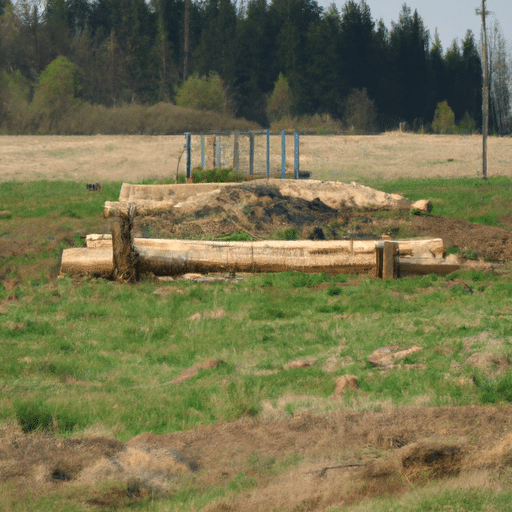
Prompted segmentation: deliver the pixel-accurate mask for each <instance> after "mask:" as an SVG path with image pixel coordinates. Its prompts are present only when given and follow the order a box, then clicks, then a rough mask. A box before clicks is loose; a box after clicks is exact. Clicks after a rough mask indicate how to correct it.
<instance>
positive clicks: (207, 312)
mask: <svg viewBox="0 0 512 512" xmlns="http://www.w3.org/2000/svg"><path fill="white" fill-rule="evenodd" d="M481 183H482V182H481V181H480V180H478V181H477V180H471V179H466V180H449V181H447V180H444V181H442V182H440V181H437V180H427V181H422V182H420V181H418V182H416V181H413V180H408V181H406V182H405V181H404V182H394V183H383V184H381V185H378V186H379V188H382V189H384V190H386V191H388V192H400V193H403V194H404V195H407V196H408V197H410V198H411V199H415V198H422V197H430V198H432V200H433V202H434V208H435V210H434V213H438V214H445V215H451V216H454V217H461V218H469V216H472V215H474V214H476V215H480V216H481V218H480V221H481V222H483V223H485V222H484V221H486V219H487V220H488V221H489V219H490V218H486V217H485V215H486V214H487V213H488V212H487V210H486V208H488V206H487V205H486V203H485V201H480V197H482V196H483V197H485V198H486V201H491V202H492V203H493V205H494V206H495V208H496V211H497V212H498V218H497V221H496V222H497V223H498V224H500V223H503V222H505V220H506V217H507V207H506V203H507V201H508V200H509V199H508V198H509V190H510V181H507V180H506V179H501V178H499V179H498V178H496V181H493V180H489V182H487V183H485V184H484V185H482V186H481ZM374 185H375V184H374ZM83 188H84V187H83V185H76V184H69V183H45V182H42V183H40V182H38V183H34V184H19V183H7V184H1V185H0V210H4V209H5V210H9V211H11V212H12V217H11V218H3V219H1V220H0V242H1V243H3V245H2V251H3V250H8V249H9V247H10V246H16V247H18V248H20V247H21V249H18V250H17V252H15V253H13V254H9V256H8V257H6V258H4V259H3V260H2V262H0V278H1V280H2V281H3V282H4V283H6V285H7V284H8V283H12V282H13V281H14V283H15V286H4V285H1V284H0V344H1V347H2V357H1V359H0V388H1V394H0V420H1V422H2V423H4V422H16V423H18V424H19V425H20V426H21V427H22V428H23V429H24V430H25V431H26V432H34V431H43V432H49V433H51V434H52V435H57V436H70V435H79V434H82V433H86V434H91V433H97V432H101V433H106V434H110V435H114V436H115V437H117V438H118V439H120V440H123V441H124V440H127V439H129V438H131V437H133V436H135V435H137V434H140V433H142V432H148V431H152V432H154V433H164V432H172V431H178V430H183V429H190V428H196V427H199V426H203V425H207V424H211V423H215V422H219V421H232V420H235V419H237V418H241V417H244V416H251V417H256V418H259V419H264V420H265V419H279V418H289V417H292V416H294V415H296V414H297V413H300V412H301V411H304V410H309V411H312V412H314V413H325V412H330V411H336V410H340V409H342V410H347V409H353V410H363V409H377V410H378V409H380V408H382V407H388V406H393V405H396V406H403V405H425V406H428V405H445V404H448V405H467V404H482V403H484V404H487V403H492V404H499V403H503V402H510V401H512V391H511V390H512V378H511V377H510V375H511V374H510V370H509V364H510V360H511V358H512V327H511V326H512V323H511V321H510V320H511V314H512V284H511V282H510V278H509V276H505V275H498V274H486V273H483V272H479V271H459V272H457V273H455V274H452V275H450V276H447V277H437V276H435V275H430V276H424V277H419V278H407V279H401V280H397V281H386V282H385V281H379V280H375V279H374V278H373V277H370V276H359V277H357V276H348V277H347V276H328V275H303V274H297V273H293V272H287V273H283V274H268V275H253V276H247V278H246V279H245V280H243V281H242V282H240V283H209V284H204V283H194V282H185V281H176V282H174V283H170V284H162V283H158V282H156V281H155V282H154V281H150V280H148V281H145V282H141V283H138V284H136V285H133V286H123V285H118V284H115V283H111V282H106V281H103V280H71V279H62V280H56V279H55V276H56V270H57V269H58V263H59V257H60V253H61V251H62V248H64V247H68V246H72V245H80V244H81V243H82V239H81V237H80V236H79V235H85V234H87V233H88V232H94V231H96V232H97V231H104V230H105V229H102V228H104V227H105V224H104V220H103V219H102V218H101V213H102V210H103V203H104V201H105V200H111V199H116V198H117V196H118V193H119V184H107V185H105V186H104V188H103V190H102V191H101V192H100V193H97V194H90V193H87V192H86V191H85V190H82V189H83ZM473 193H474V196H471V194H473ZM461 195H462V196H465V200H464V201H462V200H460V199H459V197H460V196H461ZM468 197H472V199H471V200H468ZM468 202H470V203H471V204H472V205H473V207H472V210H471V211H469V209H468V208H467V204H468ZM475 212H476V213H475ZM489 223H490V224H492V223H495V222H494V220H493V219H490V222H489ZM75 235H78V236H75ZM23 244H25V248H23ZM414 344H417V345H420V346H421V347H422V350H421V351H420V352H417V353H416V354H414V355H412V356H410V357H409V358H407V359H405V360H403V361H401V362H400V363H399V364H397V365H396V366H395V368H393V369H391V370H380V369H375V368H373V367H372V366H371V364H370V363H369V362H368V356H369V355H370V354H371V353H372V351H373V350H374V349H376V348H379V347H383V346H387V345H399V346H404V347H407V346H410V345H414ZM486 353H487V354H491V357H490V358H489V364H488V365H487V366H486V365H475V364H474V363H473V362H472V361H474V356H475V355H478V354H486ZM306 358H310V359H314V360H316V364H313V365H311V366H309V367H306V368H295V369H292V368H289V367H288V363H290V362H292V361H295V360H297V359H306ZM207 359H215V360H218V361H221V363H220V364H219V366H217V367H215V368H210V369H201V370H199V372H198V373H197V375H195V376H193V377H192V378H190V379H188V380H185V381H184V382H181V383H172V380H173V379H175V378H176V377H178V376H179V375H180V374H181V372H182V371H183V370H185V369H187V368H190V367H191V366H193V365H195V364H198V363H201V362H203V361H205V360H207ZM343 374H353V375H355V376H356V377H357V378H358V380H359V382H360V389H359V390H358V391H352V392H349V393H346V394H345V395H344V396H343V397H342V398H341V399H340V400H338V401H335V400H333V399H332V395H333V391H334V384H335V380H336V378H337V377H339V376H340V375H343ZM109 485H114V487H115V485H117V484H109ZM252 485H256V484H255V481H254V479H251V478H249V477H246V476H244V475H241V476H240V477H239V478H237V479H234V480H233V481H232V482H230V483H229V485H227V486H225V487H218V486H217V487H212V488H208V489H196V488H195V487H194V485H193V484H192V483H191V484H190V485H189V486H188V487H187V486H186V485H184V486H182V487H180V488H179V489H177V490H176V493H175V494H174V495H173V496H172V497H169V498H168V499H165V500H163V501H155V502H153V501H152V500H151V499H149V498H148V499H145V500H141V501H140V503H138V504H135V505H134V504H133V503H129V504H126V505H122V504H121V505H119V507H118V509H119V510H128V509H130V510H132V509H134V508H135V509H139V510H180V511H181V510H198V509H200V508H201V507H203V506H206V505H207V504H208V503H210V502H211V501H212V500H214V499H216V498H218V497H219V496H230V495H232V494H236V493H239V492H244V491H247V489H250V488H251V486H252ZM118 487H119V489H118V491H116V489H114V488H113V489H112V490H111V491H112V493H115V492H118V494H119V495H122V496H125V494H126V488H125V487H124V488H123V487H122V486H118ZM2 490H3V491H4V492H2V497H1V498H0V508H3V509H5V510H6V511H11V510H46V511H48V512H50V511H59V512H60V511H63V510H81V509H82V508H79V505H78V503H80V502H81V499H79V497H78V498H77V497H76V496H71V495H66V494H65V492H64V491H63V493H62V494H59V491H57V492H56V493H55V494H52V495H50V496H43V497H38V498H36V497H34V499H33V500H32V501H31V500H28V501H24V502H22V503H21V502H20V501H18V499H17V493H16V490H15V489H10V488H9V487H8V486H6V485H2ZM69 492H79V491H69ZM94 492H95V491H94ZM510 499H511V495H510V492H509V491H508V490H502V489H501V488H500V487H499V486H497V487H496V488H493V487H490V488H489V489H481V488H477V490H474V489H472V488H466V489H453V488H449V487H446V488H438V487H435V486H433V487H431V488H428V489H426V490H425V492H421V493H419V492H418V491H416V490H415V489H412V491H411V494H407V495H406V496H404V497H403V498H401V499H390V498H389V499H378V500H371V501H369V502H366V503H364V504H361V505H360V506H359V508H355V506H352V507H351V508H350V510H371V511H380V510H397V511H398V510H417V511H421V510H445V509H446V510H448V509H453V510H475V511H476V510H507V509H508V508H507V507H508V506H509V503H510ZM20 503H21V505H20ZM461 507H462V508H461ZM86 509H87V508H84V510H86ZM107 509H108V507H107ZM336 510H348V509H343V508H340V509H336Z"/></svg>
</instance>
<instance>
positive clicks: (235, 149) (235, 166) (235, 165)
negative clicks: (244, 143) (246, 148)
mask: <svg viewBox="0 0 512 512" xmlns="http://www.w3.org/2000/svg"><path fill="white" fill-rule="evenodd" d="M238 151H239V148H238V130H235V131H234V133H233V169H234V171H235V172H237V173H238V172H240V155H239V153H238Z"/></svg>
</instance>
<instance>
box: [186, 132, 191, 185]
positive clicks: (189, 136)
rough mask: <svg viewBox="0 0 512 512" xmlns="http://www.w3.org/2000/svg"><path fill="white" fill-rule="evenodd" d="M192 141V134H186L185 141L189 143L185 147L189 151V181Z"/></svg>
mask: <svg viewBox="0 0 512 512" xmlns="http://www.w3.org/2000/svg"><path fill="white" fill-rule="evenodd" d="M191 139H192V134H191V133H190V132H186V133H185V140H186V141H187V142H186V144H185V147H186V149H187V179H188V178H190V176H191V167H192V166H191V147H190V146H191V144H190V143H191Z"/></svg>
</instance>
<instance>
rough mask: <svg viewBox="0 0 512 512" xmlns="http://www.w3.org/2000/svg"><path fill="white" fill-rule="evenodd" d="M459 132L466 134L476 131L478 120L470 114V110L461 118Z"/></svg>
mask: <svg viewBox="0 0 512 512" xmlns="http://www.w3.org/2000/svg"><path fill="white" fill-rule="evenodd" d="M458 128H459V133H461V134H464V135H472V134H473V133H475V131H476V122H475V120H474V119H473V118H472V117H471V116H470V115H469V112H466V113H465V114H464V117H463V118H462V119H461V121H460V123H459V126H458Z"/></svg>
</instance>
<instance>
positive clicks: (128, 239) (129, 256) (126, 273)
mask: <svg viewBox="0 0 512 512" xmlns="http://www.w3.org/2000/svg"><path fill="white" fill-rule="evenodd" d="M134 217H135V206H134V205H131V206H130V207H129V208H128V209H121V208H119V209H118V210H117V212H116V215H115V216H114V219H113V221H112V226H111V229H112V248H113V262H114V273H113V277H114V279H115V280H116V281H123V282H125V283H133V282H135V281H137V280H138V278H139V269H138V263H139V257H138V254H137V253H136V251H135V247H134V245H133V238H132V228H133V219H134Z"/></svg>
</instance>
